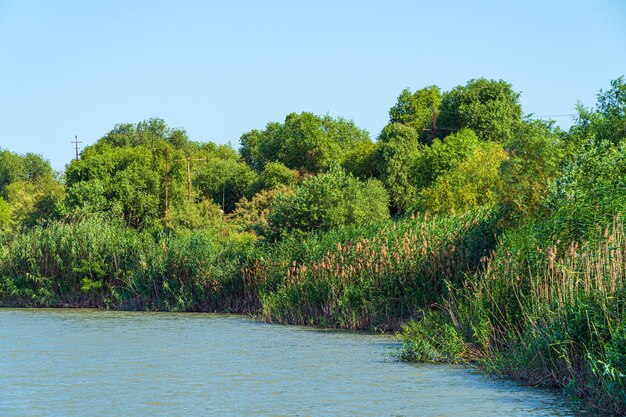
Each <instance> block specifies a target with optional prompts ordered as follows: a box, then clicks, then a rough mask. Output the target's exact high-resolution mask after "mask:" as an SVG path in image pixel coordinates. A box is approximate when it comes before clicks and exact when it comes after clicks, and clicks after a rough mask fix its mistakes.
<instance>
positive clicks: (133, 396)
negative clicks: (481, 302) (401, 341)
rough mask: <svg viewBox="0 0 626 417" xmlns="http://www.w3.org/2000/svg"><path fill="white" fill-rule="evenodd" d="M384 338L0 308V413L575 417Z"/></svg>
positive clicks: (221, 320) (533, 395)
mask: <svg viewBox="0 0 626 417" xmlns="http://www.w3.org/2000/svg"><path fill="white" fill-rule="evenodd" d="M398 346H399V345H398V343H397V342H396V341H395V340H394V339H392V338H390V337H385V336H376V335H368V334H362V333H348V332H338V331H321V330H313V329H308V328H302V327H293V326H280V325H269V324H264V323H259V322H256V321H253V320H249V319H246V318H242V317H238V316H224V315H211V314H169V313H132V312H110V311H97V310H12V309H7V310H0V416H86V415H90V416H92V415H93V416H223V417H227V416H242V417H243V416H375V417H381V416H394V417H397V416H574V415H578V414H577V413H576V410H575V409H573V408H572V406H571V405H569V404H568V403H567V402H566V401H565V400H564V399H563V398H562V397H560V396H558V395H557V394H555V393H552V392H548V391H544V390H537V389H531V388H526V387H520V386H518V385H516V384H513V383H510V382H505V381H499V380H491V379H488V378H486V377H484V376H482V375H480V374H478V373H477V372H475V371H473V370H471V369H467V368H463V367H449V366H431V365H410V364H402V363H396V362H393V361H390V360H386V359H385V357H386V355H387V354H388V353H389V351H390V350H392V349H394V348H397V347H398Z"/></svg>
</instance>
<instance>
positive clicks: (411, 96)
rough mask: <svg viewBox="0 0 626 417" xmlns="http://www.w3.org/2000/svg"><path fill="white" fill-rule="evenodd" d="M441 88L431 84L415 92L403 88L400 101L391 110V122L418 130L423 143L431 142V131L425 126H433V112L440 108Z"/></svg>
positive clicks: (399, 97)
mask: <svg viewBox="0 0 626 417" xmlns="http://www.w3.org/2000/svg"><path fill="white" fill-rule="evenodd" d="M440 104H441V90H440V89H439V87H437V86H436V85H431V86H428V87H425V88H422V89H421V90H417V91H415V92H414V93H412V92H411V90H409V89H408V88H406V89H404V90H402V93H400V95H399V96H398V101H397V102H396V104H395V105H394V106H393V107H392V108H391V109H390V110H389V123H401V124H403V125H406V126H409V127H412V128H414V129H415V130H416V131H417V134H418V137H419V140H420V142H421V143H430V141H431V133H430V132H427V131H424V130H423V129H424V128H429V127H431V126H432V121H433V113H434V112H435V111H437V110H439V106H440Z"/></svg>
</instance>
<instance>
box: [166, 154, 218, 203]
mask: <svg viewBox="0 0 626 417" xmlns="http://www.w3.org/2000/svg"><path fill="white" fill-rule="evenodd" d="M180 161H187V199H188V200H191V161H204V162H207V163H208V162H209V158H191V157H189V156H188V157H187V158H183V159H175V160H174V162H180Z"/></svg>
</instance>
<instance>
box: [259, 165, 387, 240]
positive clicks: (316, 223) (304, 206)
mask: <svg viewBox="0 0 626 417" xmlns="http://www.w3.org/2000/svg"><path fill="white" fill-rule="evenodd" d="M388 202H389V198H388V196H387V193H386V191H385V189H384V188H383V187H382V185H381V184H380V182H378V181H376V180H368V181H366V182H362V181H360V180H358V179H356V178H354V177H352V176H351V175H348V174H346V173H345V172H344V171H343V170H342V169H340V168H334V169H332V170H331V171H329V172H327V173H323V174H319V175H317V176H311V177H308V178H306V179H305V180H304V181H303V182H302V184H301V185H300V186H299V187H298V188H297V189H296V190H295V193H294V194H291V195H285V194H281V195H278V196H277V197H276V198H275V200H274V202H273V204H272V210H271V212H270V214H269V218H268V221H269V227H270V229H271V232H272V234H273V236H281V235H285V234H286V233H289V232H291V231H301V232H309V231H313V230H329V229H331V228H333V227H337V226H340V225H344V224H358V223H367V222H375V221H379V220H383V219H386V218H388V217H389V211H388V209H387V205H388Z"/></svg>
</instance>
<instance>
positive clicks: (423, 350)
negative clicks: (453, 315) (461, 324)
mask: <svg viewBox="0 0 626 417" xmlns="http://www.w3.org/2000/svg"><path fill="white" fill-rule="evenodd" d="M399 337H400V340H401V341H402V348H401V349H400V350H399V351H398V352H397V353H396V358H397V359H398V360H401V361H403V362H425V363H440V362H443V363H460V362H463V361H465V360H466V359H467V356H468V354H469V349H468V347H467V346H466V343H465V340H464V338H463V336H462V335H461V334H460V333H459V331H458V330H457V328H456V326H455V325H454V324H453V323H452V322H451V321H450V319H449V318H448V317H446V316H445V315H444V314H443V313H442V312H441V311H437V310H428V311H426V312H425V313H424V316H423V317H422V319H421V320H419V321H410V322H408V323H407V324H404V325H403V326H402V333H400V335H399Z"/></svg>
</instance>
